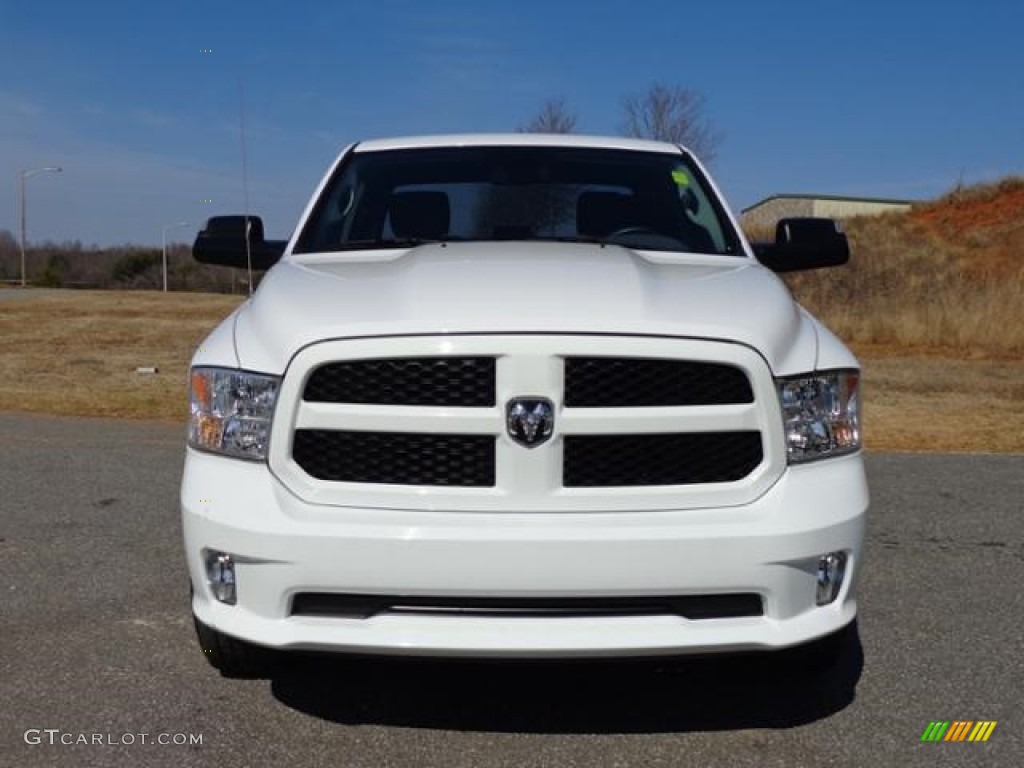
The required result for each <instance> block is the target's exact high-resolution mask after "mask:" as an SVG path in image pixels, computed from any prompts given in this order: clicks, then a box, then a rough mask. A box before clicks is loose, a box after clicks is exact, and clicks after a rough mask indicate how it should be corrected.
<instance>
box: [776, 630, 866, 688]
mask: <svg viewBox="0 0 1024 768" xmlns="http://www.w3.org/2000/svg"><path fill="white" fill-rule="evenodd" d="M859 649H860V635H859V633H858V630H857V620H856V619H854V620H853V621H851V622H850V623H849V624H847V625H846V626H845V627H843V628H842V629H840V630H837V631H835V632H833V633H832V634H831V635H826V636H825V637H823V638H821V639H819V640H815V641H814V642H811V643H807V644H805V645H800V646H797V647H795V648H787V649H786V650H784V651H781V652H780V654H781V657H780V659H779V660H780V661H781V662H782V665H783V667H784V669H785V671H787V672H789V673H793V674H796V675H799V676H806V677H816V676H818V675H822V674H825V673H827V672H831V671H833V670H839V669H841V668H842V667H844V666H846V665H848V664H852V663H855V662H856V658H857V656H858V653H859Z"/></svg>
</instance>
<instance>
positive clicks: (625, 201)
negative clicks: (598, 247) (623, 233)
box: [576, 190, 640, 239]
mask: <svg viewBox="0 0 1024 768" xmlns="http://www.w3.org/2000/svg"><path fill="white" fill-rule="evenodd" d="M636 214H637V211H636V204H635V203H634V201H633V198H632V196H630V195H623V194H622V193H620V192H604V191H598V190H589V191H587V192H584V193H583V194H581V195H580V197H579V200H577V202H576V231H577V232H578V233H579V234H580V235H583V236H584V237H595V238H598V239H601V238H604V237H607V236H608V235H610V234H611V233H612V232H615V231H617V230H620V229H622V228H623V227H631V226H636V225H638V224H639V223H640V222H639V221H638V220H637V215H636Z"/></svg>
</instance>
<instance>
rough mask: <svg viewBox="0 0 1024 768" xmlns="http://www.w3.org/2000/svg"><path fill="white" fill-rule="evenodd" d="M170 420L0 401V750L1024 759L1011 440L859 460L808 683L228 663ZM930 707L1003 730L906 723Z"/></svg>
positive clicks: (755, 674) (925, 762)
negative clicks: (833, 617)
mask: <svg viewBox="0 0 1024 768" xmlns="http://www.w3.org/2000/svg"><path fill="white" fill-rule="evenodd" d="M183 439H184V434H183V428H182V427H180V426H168V425H163V424H151V423H126V422H117V421H105V420H89V419H66V418H49V417H38V416H23V415H15V414H0V446H2V447H0V590H2V600H0V701H2V702H3V705H2V707H0V765H2V766H26V767H27V766H122V765H124V766H193V765H195V766H199V765H217V766H253V767H256V766H275V768H277V767H279V766H306V765H310V766H312V765H331V766H344V767H345V768H362V767H365V768H371V767H372V768H380V767H383V766H389V767H390V766H394V767H396V768H398V767H404V766H410V767H412V766H415V767H416V768H422V767H424V766H445V768H462V767H463V766H465V767H466V768H468V767H469V766H473V768H479V767H481V766H516V767H517V768H518V767H520V766H522V767H527V766H552V767H554V766H559V767H564V768H573V767H579V768H598V767H601V766H643V768H655V767H657V766H689V765H692V766H717V765H722V766H758V767H759V768H766V767H768V766H787V767H791V766H851V768H852V767H854V766H856V767H857V768H861V767H862V766H873V767H876V768H878V767H882V766H929V768H930V767H931V766H946V765H958V766H960V765H964V766H971V765H978V766H1021V765H1024V654H1022V651H1024V621H1022V618H1024V591H1022V589H1021V585H1022V584H1024V456H982V455H970V456H964V455H910V454H902V455H871V456H869V457H868V466H869V473H870V482H871V487H872V495H873V507H872V513H871V521H870V525H869V541H868V552H867V558H868V561H867V568H866V569H865V571H864V573H863V577H862V581H861V586H860V595H861V618H860V622H859V625H860V645H859V648H856V649H855V652H854V653H852V654H851V655H850V656H849V658H848V659H847V662H846V663H845V664H844V665H842V666H841V667H839V668H837V669H834V670H832V671H830V672H828V673H827V674H824V675H822V676H819V677H813V676H811V677H796V676H794V675H793V674H792V670H791V669H790V668H788V667H786V666H784V665H778V664H772V663H766V662H764V661H763V660H761V659H705V660H678V661H649V662H586V663H544V664H537V663H534V664H525V663H500V662H472V663H470V662H450V661H446V662H414V661H387V660H373V661H365V660H336V659H330V658H324V657H306V658H301V659H297V660H295V661H294V662H293V663H290V664H287V665H285V666H283V667H282V668H281V669H280V670H279V671H277V672H276V673H274V675H273V676H272V677H271V678H270V679H263V680H227V679H223V678H221V677H220V676H219V675H218V674H217V673H216V671H215V670H213V669H212V668H210V667H209V666H208V665H207V663H206V660H205V658H204V657H203V655H202V652H201V651H200V649H199V647H198V645H197V643H196V641H195V638H194V635H193V631H192V627H191V623H190V614H189V610H188V602H187V578H186V575H185V570H184V565H183V560H182V554H181V541H180V536H181V530H180V523H179V521H178V511H177V490H178V483H179V481H180V477H181V466H182V458H183V447H182V446H183ZM822 503H827V499H823V500H822ZM934 720H974V721H977V720H993V721H996V722H997V726H996V727H995V729H994V731H993V732H992V735H991V737H990V738H989V740H988V742H986V743H968V742H963V743H951V742H942V743H922V742H921V736H922V733H923V732H924V730H925V728H926V727H927V726H928V724H929V722H930V721H934ZM67 742H71V743H67ZM83 742H84V743H83ZM160 742H168V743H160Z"/></svg>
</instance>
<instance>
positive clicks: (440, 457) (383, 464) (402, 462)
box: [292, 429, 494, 487]
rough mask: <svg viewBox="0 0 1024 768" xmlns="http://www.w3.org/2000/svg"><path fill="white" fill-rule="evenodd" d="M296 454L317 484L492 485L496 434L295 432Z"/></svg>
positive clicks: (294, 452) (294, 447) (301, 430)
mask: <svg viewBox="0 0 1024 768" xmlns="http://www.w3.org/2000/svg"><path fill="white" fill-rule="evenodd" d="M292 456H293V458H294V459H295V461H296V462H297V463H298V465H299V466H300V467H302V469H303V470H305V472H306V473H307V474H309V475H311V476H312V477H315V478H317V479H318V480H331V481H335V482H346V483H391V484H395V485H448V486H472V487H488V486H493V485H494V437H493V436H492V435H433V434H409V433H400V432H349V431H340V430H326V429H299V430H296V431H295V444H294V446H293V447H292Z"/></svg>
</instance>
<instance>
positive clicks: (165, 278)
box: [164, 221, 188, 293]
mask: <svg viewBox="0 0 1024 768" xmlns="http://www.w3.org/2000/svg"><path fill="white" fill-rule="evenodd" d="M187 226H188V222H187V221H179V222H178V223H177V224H168V225H167V226H165V227H164V293H167V230H169V229H174V228H175V227H187Z"/></svg>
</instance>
